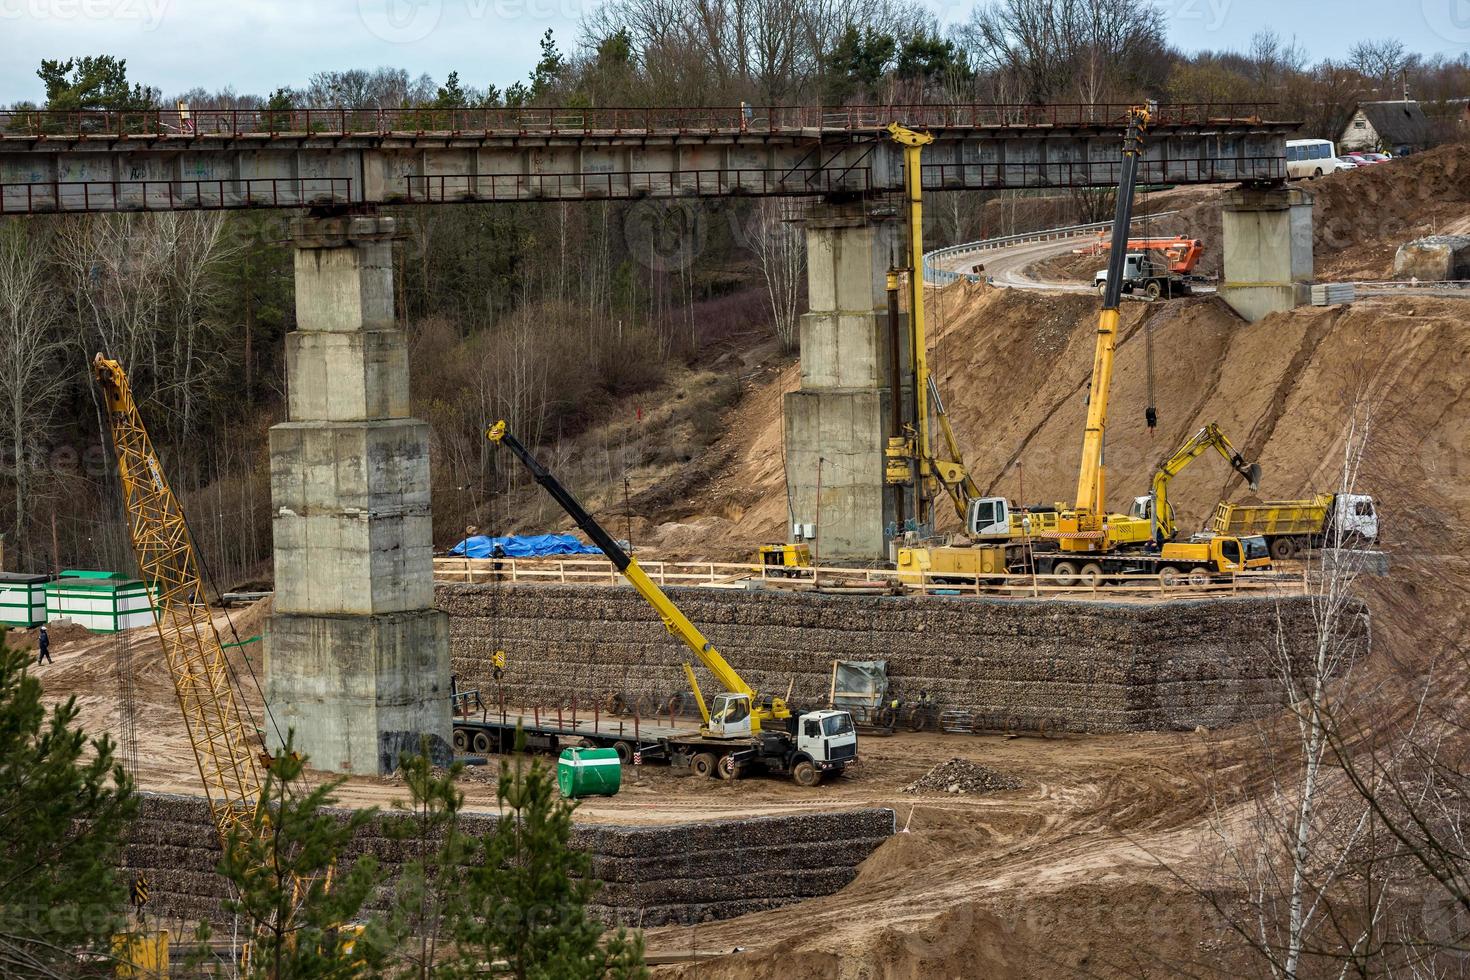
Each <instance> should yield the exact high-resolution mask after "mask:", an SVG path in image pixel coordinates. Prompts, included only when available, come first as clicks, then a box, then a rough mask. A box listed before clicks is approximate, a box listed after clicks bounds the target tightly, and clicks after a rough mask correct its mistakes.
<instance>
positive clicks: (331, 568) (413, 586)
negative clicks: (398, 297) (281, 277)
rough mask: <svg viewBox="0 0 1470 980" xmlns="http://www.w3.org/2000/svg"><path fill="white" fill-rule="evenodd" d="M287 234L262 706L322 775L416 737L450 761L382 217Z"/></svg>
mask: <svg viewBox="0 0 1470 980" xmlns="http://www.w3.org/2000/svg"><path fill="white" fill-rule="evenodd" d="M293 231H294V235H295V242H296V319H297V328H296V331H295V332H294V333H291V334H290V335H288V336H287V338H286V363H287V378H288V389H289V390H288V404H289V408H290V420H289V421H287V422H283V423H282V424H280V425H277V426H275V427H274V428H272V429H271V432H270V452H271V504H272V507H273V509H274V517H273V521H272V532H273V536H274V541H275V577H276V600H275V607H274V610H273V615H272V617H271V622H270V630H269V637H268V639H267V645H266V654H265V664H266V701H267V705H268V707H269V709H270V712H271V715H272V717H273V720H274V722H275V724H276V725H277V726H279V728H280V734H282V735H283V734H284V733H285V732H286V730H288V729H294V730H295V733H296V747H297V749H298V750H299V751H301V752H302V753H303V754H306V755H309V756H310V757H311V764H312V765H313V766H314V767H315V768H318V769H325V770H331V771H335V772H357V773H379V774H386V773H391V772H393V771H394V770H395V769H396V768H397V766H398V761H399V758H400V757H401V755H403V754H404V753H414V752H417V751H419V746H420V740H421V739H423V738H425V737H426V738H427V739H428V741H429V745H430V749H431V752H432V754H434V755H435V756H436V757H437V759H438V760H439V761H441V762H447V761H448V759H449V756H450V751H451V750H450V745H449V736H450V723H449V702H448V698H449V634H448V625H447V621H446V618H445V616H444V615H443V614H442V613H440V612H438V611H436V610H435V609H434V591H433V588H434V586H433V544H432V524H431V520H430V512H429V427H428V425H427V424H426V423H424V422H420V421H418V420H417V419H413V418H410V417H409V400H408V347H407V341H406V339H405V337H404V335H403V332H402V331H401V330H399V329H397V327H396V325H395V323H394V319H393V264H392V258H393V251H392V250H393V241H392V240H393V237H394V231H395V229H394V221H393V219H392V218H387V217H379V216H376V215H358V216H343V217H327V218H304V219H300V220H299V221H298V222H296V224H295V226H294V228H293ZM277 734H278V733H277V732H275V731H272V732H271V733H270V737H271V739H272V740H276V739H277Z"/></svg>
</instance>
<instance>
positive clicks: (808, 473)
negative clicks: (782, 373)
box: [784, 390, 892, 559]
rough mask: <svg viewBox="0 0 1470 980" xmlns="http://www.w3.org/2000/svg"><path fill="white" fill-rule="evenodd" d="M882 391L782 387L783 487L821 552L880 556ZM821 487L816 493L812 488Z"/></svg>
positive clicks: (884, 501) (884, 499) (886, 513)
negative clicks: (813, 532) (811, 527)
mask: <svg viewBox="0 0 1470 980" xmlns="http://www.w3.org/2000/svg"><path fill="white" fill-rule="evenodd" d="M887 406H888V398H887V394H886V392H883V391H878V390H858V391H806V390H802V391H793V392H790V393H788V394H787V395H786V400H785V413H784V414H785V423H786V454H787V467H786V479H787V489H788V490H789V492H790V494H791V505H792V508H793V510H794V512H795V516H796V520H798V521H801V522H803V523H812V524H816V525H817V549H818V551H819V553H820V554H821V555H822V557H824V558H856V559H881V558H883V557H884V555H885V554H886V545H885V543H884V538H883V528H884V525H885V523H886V522H887V521H889V520H891V519H892V514H891V513H890V511H891V503H890V501H889V499H888V498H889V496H890V495H889V494H888V493H887V492H886V491H887V488H886V485H885V483H884V479H883V449H884V447H885V446H886V445H887V437H886V432H887V429H886V424H887V419H886V410H887ZM819 489H820V495H819V493H818V491H819Z"/></svg>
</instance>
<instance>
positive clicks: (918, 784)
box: [903, 759, 1021, 793]
mask: <svg viewBox="0 0 1470 980" xmlns="http://www.w3.org/2000/svg"><path fill="white" fill-rule="evenodd" d="M1020 786H1021V781H1020V780H1019V779H1017V778H1016V777H1014V776H1007V775H1006V774H1005V773H1003V772H996V771H995V770H994V769H988V768H986V767H985V766H982V765H980V764H978V763H974V762H970V761H969V760H968V759H950V760H949V761H948V762H941V763H940V764H939V765H937V766H935V767H934V768H933V769H930V770H929V771H928V772H927V773H925V774H924V775H922V776H920V777H919V778H918V779H916V780H914V781H913V782H912V783H909V784H908V785H907V786H905V787H904V788H903V791H904V792H905V793H994V792H996V791H997V790H1003V789H1018V788H1020Z"/></svg>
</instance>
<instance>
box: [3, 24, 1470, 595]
mask: <svg viewBox="0 0 1470 980" xmlns="http://www.w3.org/2000/svg"><path fill="white" fill-rule="evenodd" d="M445 67H446V73H445V77H444V79H443V80H442V81H439V80H437V79H433V78H429V77H428V76H421V77H418V78H413V77H411V76H409V75H408V74H407V73H406V72H404V71H402V70H399V69H394V68H376V69H371V70H369V69H348V70H340V71H322V72H318V73H315V74H312V75H310V76H309V77H308V78H307V79H306V80H305V81H304V82H296V83H292V82H290V81H289V80H283V82H284V84H283V85H282V87H280V88H278V89H276V90H275V91H272V92H269V93H261V94H240V93H236V92H234V91H232V90H229V89H225V90H218V91H210V90H206V89H204V88H196V89H193V90H191V91H188V92H180V93H170V94H168V95H167V96H165V94H164V93H162V92H160V91H158V90H157V89H155V88H152V87H150V86H149V85H148V84H147V80H146V79H143V80H139V79H133V78H130V77H129V76H128V70H127V65H126V64H125V63H124V62H123V61H120V60H117V59H115V58H112V57H109V56H106V55H99V56H97V57H93V58H82V59H76V60H71V61H53V60H45V61H43V62H42V63H41V65H40V68H39V70H38V75H39V77H40V78H41V80H42V82H43V84H44V87H45V92H46V98H45V100H44V105H43V107H45V108H53V109H142V108H150V107H154V106H159V105H172V104H173V103H174V102H175V101H186V102H188V103H189V104H190V105H191V106H193V107H196V108H201V109H202V108H260V107H267V108H279V109H285V108H301V107H332V108H337V107H342V108H354V109H356V108H434V107H459V106H516V105H565V106H586V107H596V106H629V107H638V106H656V105H693V106H710V105H725V106H730V105H736V104H738V103H740V102H749V103H754V104H759V105H790V104H815V103H821V104H825V105H834V106H837V105H850V104H868V105H871V104H898V103H916V102H927V103H962V102H1026V103H1031V102H1062V103H1083V104H1098V103H1107V102H1119V101H1130V100H1137V99H1140V98H1145V97H1151V98H1157V99H1160V100H1162V101H1170V102H1216V103H1218V102H1230V101H1241V102H1247V101H1258V102H1272V103H1276V104H1277V110H1276V111H1275V112H1274V114H1275V115H1277V116H1279V117H1282V118H1291V119H1297V120H1301V121H1302V123H1303V127H1302V129H1303V132H1304V133H1305V134H1308V135H1326V136H1329V137H1332V136H1335V135H1336V133H1337V132H1338V131H1339V130H1340V129H1341V128H1342V126H1343V124H1345V122H1346V120H1347V119H1348V118H1349V116H1350V115H1351V113H1352V111H1353V109H1354V107H1355V105H1356V103H1357V102H1358V101H1359V100H1362V99H1374V98H1397V97H1400V95H1401V94H1402V93H1403V91H1405V90H1407V91H1408V92H1410V94H1411V95H1412V97H1414V98H1418V99H1421V100H1423V101H1425V102H1426V103H1429V104H1431V105H1432V104H1445V103H1447V102H1448V100H1451V99H1454V98H1464V97H1465V96H1466V95H1467V94H1470V55H1462V56H1461V57H1459V58H1458V59H1457V60H1451V59H1447V58H1444V57H1441V56H1434V57H1422V56H1419V55H1415V54H1413V53H1411V52H1408V51H1407V50H1406V49H1405V48H1404V46H1403V45H1402V44H1399V43H1398V42H1395V41H1393V40H1391V39H1381V38H1375V39H1372V40H1368V41H1365V42H1364V43H1362V44H1360V45H1357V46H1356V47H1355V48H1354V49H1353V50H1352V52H1351V53H1350V56H1349V58H1347V59H1346V60H1344V61H1341V62H1339V61H1331V60H1327V61H1320V62H1316V63H1313V62H1311V61H1310V60H1309V59H1308V57H1307V56H1306V54H1305V53H1304V51H1303V50H1302V48H1301V47H1300V46H1298V45H1297V44H1295V43H1294V42H1291V41H1287V40H1284V39H1282V38H1280V37H1278V36H1276V35H1274V34H1271V33H1269V32H1267V33H1262V34H1260V35H1258V36H1257V37H1256V39H1255V40H1254V41H1253V43H1252V44H1251V46H1250V49H1249V50H1248V51H1245V52H1212V51H1200V52H1188V53H1187V52H1182V51H1179V50H1176V49H1173V48H1171V47H1170V46H1169V45H1168V43H1167V41H1166V37H1165V33H1164V28H1163V23H1162V17H1161V15H1160V12H1159V10H1158V8H1156V7H1154V6H1152V5H1150V4H1140V3H1134V2H1125V0H994V2H990V3H983V4H980V5H978V6H977V7H976V9H975V10H974V12H973V14H972V16H971V18H970V19H969V20H968V21H966V22H964V23H962V24H959V25H955V26H953V27H949V28H946V29H941V28H940V26H939V25H937V24H936V23H935V22H934V21H933V19H932V18H931V17H929V16H928V15H927V14H925V13H924V12H923V10H922V9H921V8H920V7H919V6H917V5H913V4H908V3H904V2H901V0H796V2H779V3H778V2H776V0H695V2H692V3H690V2H679V0H609V2H606V3H604V4H602V5H601V6H599V7H597V8H595V9H594V10H593V11H592V13H591V14H589V16H588V17H587V18H586V19H585V21H584V23H583V25H582V30H581V34H580V36H579V37H578V38H577V39H576V40H575V42H574V43H573V44H572V45H571V47H570V48H569V49H567V50H563V48H562V45H561V42H560V41H559V40H558V39H557V38H556V37H555V36H554V35H553V34H552V33H551V32H550V31H548V32H547V33H546V35H545V36H544V37H543V39H542V42H541V53H540V58H539V61H538V63H537V65H536V66H535V68H534V70H533V71H532V72H531V74H530V75H529V77H527V78H525V79H513V80H508V79H490V78H473V79H471V78H466V77H462V76H461V74H460V73H458V72H456V71H453V70H448V69H451V68H452V67H453V66H447V65H446V66H445ZM26 106H27V104H25V103H18V104H16V105H15V106H13V108H24V107H26ZM1443 125H1444V126H1445V130H1444V134H1443V135H1445V136H1446V137H1448V136H1450V135H1452V134H1453V125H1454V124H1453V123H1452V122H1450V121H1445V122H1444V123H1443ZM990 196H992V195H985V194H977V193H963V194H962V193H950V194H946V195H944V196H943V197H942V198H940V199H939V200H938V201H937V202H935V203H934V206H931V207H930V208H929V209H928V220H929V222H930V227H929V229H928V230H927V235H928V239H929V240H930V241H933V242H935V243H945V242H955V241H963V240H967V239H970V238H976V237H980V236H982V235H991V234H1005V233H1009V232H1012V231H1016V230H1024V229H1021V228H1017V227H982V226H981V222H980V220H979V215H980V214H981V209H982V206H983V204H984V202H985V200H986V199H987V198H988V197H990ZM1071 204H1072V207H1073V209H1074V211H1075V216H1076V217H1077V218H1078V219H1079V220H1091V219H1093V218H1094V217H1095V216H1096V215H1097V214H1098V213H1099V212H1100V211H1105V210H1106V207H1107V202H1106V198H1105V197H1102V198H1100V197H1099V195H1096V194H1088V193H1083V194H1078V195H1075V197H1074V199H1073V201H1072V202H1071ZM384 210H385V212H386V213H389V214H393V215H395V216H396V217H397V218H398V220H399V223H400V228H401V229H402V230H403V231H404V233H405V237H404V239H403V240H402V241H401V242H400V243H399V244H398V245H397V246H396V257H395V261H396V264H397V270H396V271H397V276H396V284H397V296H396V303H397V308H398V315H399V319H400V322H401V324H402V326H403V327H404V329H405V330H406V331H407V332H408V336H409V338H410V349H411V362H412V371H413V377H414V396H415V406H414V410H415V413H416V414H417V415H418V416H419V417H421V418H424V419H425V420H427V421H429V422H430V424H431V426H432V430H433V436H432V445H431V449H432V455H433V466H434V477H433V486H434V491H435V543H436V546H438V547H447V546H449V545H451V544H453V543H454V541H456V540H458V537H459V536H460V534H462V533H463V531H464V529H465V528H466V527H468V526H478V525H493V526H495V529H497V530H500V529H504V527H505V525H506V522H507V521H509V520H511V517H510V511H509V510H508V509H507V507H506V505H505V504H504V503H503V501H499V498H501V497H503V495H504V494H505V493H506V491H507V490H509V489H510V488H511V487H512V485H513V482H515V481H518V480H519V476H518V475H517V474H515V473H514V472H513V471H512V470H510V469H508V468H506V469H496V468H495V464H494V462H493V460H492V458H491V456H490V454H489V453H488V452H487V451H486V447H485V445H484V442H483V439H481V438H480V436H479V431H480V427H481V425H482V424H483V423H484V422H485V421H486V420H489V419H492V418H498V417H504V418H506V419H508V420H509V421H510V423H511V425H512V426H513V427H514V428H515V429H516V430H517V431H519V432H520V433H522V435H523V437H525V438H526V439H527V441H528V442H531V443H534V444H537V445H542V446H545V447H547V449H548V451H549V452H556V450H557V447H558V446H559V445H561V444H562V443H563V442H564V441H565V440H567V439H568V438H569V437H573V436H576V435H578V434H579V433H582V432H584V431H585V430H586V429H587V428H588V427H589V426H592V425H594V424H595V423H597V422H599V421H600V420H603V419H604V418H605V417H606V415H607V413H608V412H610V411H612V410H613V408H614V406H619V405H623V406H626V404H627V402H628V401H629V399H633V400H636V399H637V398H638V397H640V396H643V397H650V398H657V397H662V396H664V395H667V394H668V388H667V386H669V385H670V384H673V383H674V382H675V381H676V379H677V378H678V377H679V376H680V375H681V373H685V374H687V373H688V372H689V371H692V370H699V369H708V368H709V367H710V366H711V365H712V364H713V363H714V359H715V358H716V357H717V356H721V355H724V354H726V353H728V351H729V350H730V349H731V347H732V346H736V347H742V348H759V347H761V346H762V345H769V347H770V350H771V351H772V352H773V353H772V355H771V356H773V357H789V356H790V355H791V352H792V350H793V349H794V346H795V339H796V324H797V318H798V316H799V314H800V311H801V310H802V309H803V308H804V302H805V301H804V296H803V292H804V280H805V271H804V258H803V250H804V244H803V242H802V238H801V230H800V225H799V223H798V222H794V221H792V220H790V219H792V218H793V217H794V216H796V215H797V214H799V208H795V207H793V205H791V204H783V203H781V202H773V201H767V202H756V201H731V202H725V201H706V202H698V203H684V202H669V203H663V202H655V201H641V202H599V203H589V204H544V203H542V204H532V203H528V204H513V205H478V204H458V205H454V206H443V207H433V208H385V209H384ZM997 213H1006V214H1011V213H1014V212H1010V211H1001V212H997ZM290 217H291V216H290V214H289V213H285V212H281V213H271V212H251V213H246V212H200V213H172V214H131V215H106V216H89V217H78V216H65V217H45V218H26V219H20V218H11V219H6V220H4V221H0V530H3V531H4V533H5V567H6V568H7V569H11V570H15V569H21V570H31V571H43V570H47V569H50V568H54V567H101V568H117V569H126V568H131V567H132V562H131V558H130V557H129V556H130V552H129V549H128V548H127V542H126V538H125V533H126V532H125V529H124V527H123V525H122V523H121V519H120V513H119V506H118V503H117V499H118V496H117V491H116V487H115V483H114V479H113V477H112V471H111V464H110V458H109V454H108V452H107V451H105V450H104V449H103V446H102V440H103V438H104V437H103V432H104V431H105V428H104V426H103V424H102V418H101V415H100V412H99V405H98V400H97V397H96V392H95V389H94V386H93V384H92V383H91V377H90V372H89V365H90V360H91V356H92V354H93V353H94V352H96V351H98V350H102V351H106V352H107V353H108V354H109V355H110V356H113V357H116V358H118V359H119V360H121V361H122V363H123V364H124V365H125V366H126V367H127V368H128V370H129V371H130V373H131V375H132V377H133V379H134V385H135V388H136V390H137V392H138V394H139V396H140V403H141V405H142V408H143V411H144V413H145V417H146V418H147V420H148V422H149V425H150V428H151V430H152V432H153V435H154V438H155V440H156V442H157V443H158V446H159V450H160V453H161V454H162V455H163V457H164V459H165V460H166V462H167V464H168V466H169V469H170V476H171V478H172V479H173V480H174V482H175V484H176V485H177V486H179V487H182V488H184V491H185V506H186V508H187V509H188V511H189V513H190V515H191V520H192V522H193V525H194V530H195V534H196V537H197V538H198V539H199V543H200V545H201V548H202V549H203V550H204V551H205V552H206V554H207V555H208V557H209V560H210V562H211V564H212V565H213V566H214V568H215V571H216V573H217V576H218V578H219V584H220V585H221V586H223V587H226V588H229V587H234V586H237V585H241V584H245V583H248V582H254V581H261V580H264V579H268V578H269V555H270V533H271V532H270V500H269V497H270V485H269V463H268V458H267V453H266V433H267V430H268V428H269V426H270V425H272V424H274V423H275V422H278V421H281V420H282V419H283V417H284V411H285V409H284V405H285V391H284V384H285V382H284V360H283V345H282V338H283V337H284V335H285V334H286V333H287V332H289V331H290V330H291V329H292V326H293V322H294V309H293V297H292V292H293V286H292V259H291V246H290ZM717 373H718V372H717ZM738 394H739V388H738V385H734V384H733V383H731V384H726V385H725V386H724V387H720V388H719V390H717V391H714V392H713V393H710V394H708V397H705V398H704V399H703V400H702V401H701V403H700V406H701V407H700V411H702V412H703V413H705V417H703V418H701V419H698V420H697V423H698V424H696V425H694V426H693V434H692V435H690V436H689V437H688V439H689V440H691V444H689V445H684V446H680V447H679V448H678V450H677V452H676V453H675V455H676V456H677V457H678V459H680V460H684V461H687V460H688V459H689V458H690V457H691V455H693V454H695V453H697V452H698V450H699V449H700V448H701V446H700V445H699V443H700V441H701V440H703V441H704V444H706V445H707V444H708V443H711V442H713V441H714V440H715V439H716V438H717V437H718V435H719V426H718V424H717V422H718V420H717V418H715V419H713V420H711V419H710V418H709V417H708V414H709V413H711V412H715V413H717V412H718V411H719V410H720V409H721V408H722V407H724V406H726V405H728V404H729V403H730V402H731V401H732V400H733V399H734V398H736V397H738ZM605 448H606V449H607V451H606V452H604V453H603V459H602V461H601V463H600V464H599V466H600V471H599V472H600V478H601V479H602V480H603V481H604V482H618V481H620V480H621V478H622V473H623V472H626V471H628V470H630V469H632V468H636V467H639V466H643V465H645V464H647V463H650V462H652V461H657V460H658V459H659V458H662V457H666V456H668V455H669V454H670V448H669V447H668V446H666V445H662V446H661V445H659V444H658V440H656V439H655V440H649V441H648V442H647V443H646V444H641V445H637V446H632V447H629V446H622V447H616V448H617V451H616V452H614V451H613V448H614V447H605ZM498 501H499V502H498ZM521 529H522V530H533V528H521Z"/></svg>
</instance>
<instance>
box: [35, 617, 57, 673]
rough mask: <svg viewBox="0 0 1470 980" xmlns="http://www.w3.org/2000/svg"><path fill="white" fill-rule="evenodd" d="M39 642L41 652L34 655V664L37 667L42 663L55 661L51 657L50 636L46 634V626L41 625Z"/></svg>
mask: <svg viewBox="0 0 1470 980" xmlns="http://www.w3.org/2000/svg"><path fill="white" fill-rule="evenodd" d="M40 644H41V652H40V654H39V655H38V656H37V657H36V666H37V667H39V666H41V665H42V664H49V663H55V661H54V660H52V659H51V637H49V636H47V635H46V627H44V626H42V627H41V639H40Z"/></svg>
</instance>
